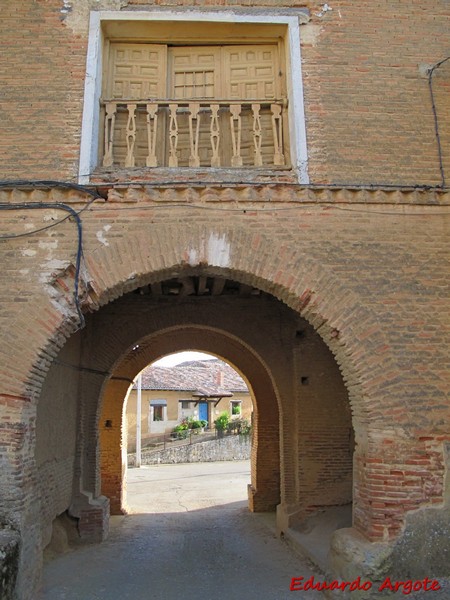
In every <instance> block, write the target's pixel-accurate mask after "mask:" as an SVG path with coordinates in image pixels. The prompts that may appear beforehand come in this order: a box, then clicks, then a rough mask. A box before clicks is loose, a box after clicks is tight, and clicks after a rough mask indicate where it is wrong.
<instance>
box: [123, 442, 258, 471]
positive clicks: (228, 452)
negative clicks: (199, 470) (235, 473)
mask: <svg viewBox="0 0 450 600" xmlns="http://www.w3.org/2000/svg"><path fill="white" fill-rule="evenodd" d="M250 449H251V443H250V436H248V435H230V436H227V437H224V438H221V439H217V440H210V441H208V442H202V443H200V444H190V445H186V446H178V447H177V448H168V449H166V450H160V451H159V452H154V451H153V452H143V453H142V459H141V463H142V464H143V465H156V464H160V463H164V464H176V463H191V462H215V461H217V460H248V459H249V458H250ZM135 463H136V455H135V454H129V455H128V466H129V467H134V466H135Z"/></svg>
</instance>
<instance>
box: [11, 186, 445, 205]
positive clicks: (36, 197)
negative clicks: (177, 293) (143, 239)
mask: <svg viewBox="0 0 450 600" xmlns="http://www.w3.org/2000/svg"><path fill="white" fill-rule="evenodd" d="M87 189H89V190H91V191H92V190H96V191H97V192H99V194H100V195H101V196H103V197H104V198H105V199H106V203H108V204H109V203H152V202H155V203H158V204H159V203H170V204H177V203H182V204H196V203H214V204H217V203H224V204H228V203H238V204H245V205H248V204H253V203H255V204H260V203H264V204H265V205H267V204H269V203H270V204H276V205H277V206H279V205H280V204H292V203H295V204H298V203H300V204H319V205H320V204H349V205H358V204H360V205H361V204H363V205H380V204H381V205H386V206H387V205H391V206H392V205H394V206H395V205H412V206H414V205H415V206H430V207H439V206H440V207H442V206H449V205H450V189H447V188H446V189H441V188H419V187H417V188H414V187H383V186H379V187H378V186H377V187H375V186H367V187H365V186H336V185H309V186H304V185H289V184H285V183H284V184H283V183H273V184H268V183H260V184H259V183H254V184H252V185H249V184H239V183H231V184H230V183H211V184H207V183H190V184H187V185H186V184H185V183H170V184H169V183H162V184H155V183H151V184H149V183H143V182H142V183H138V182H136V183H115V184H105V183H104V184H98V185H91V186H87ZM90 200H92V196H90V195H89V196H88V195H85V194H83V192H82V190H80V189H65V188H59V187H56V186H55V187H51V188H49V187H44V186H39V185H33V184H31V183H30V185H22V186H20V187H18V186H16V187H13V186H12V187H11V188H3V189H1V190H0V203H20V202H22V203H23V202H64V203H66V204H85V203H86V202H88V201H90ZM97 202H100V203H101V202H102V200H101V199H98V200H96V203H97Z"/></svg>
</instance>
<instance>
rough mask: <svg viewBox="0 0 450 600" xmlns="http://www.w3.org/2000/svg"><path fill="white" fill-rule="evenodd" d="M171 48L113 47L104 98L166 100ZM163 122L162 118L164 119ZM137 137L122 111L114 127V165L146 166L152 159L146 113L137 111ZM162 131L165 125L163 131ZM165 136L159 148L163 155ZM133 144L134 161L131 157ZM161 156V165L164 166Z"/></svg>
mask: <svg viewBox="0 0 450 600" xmlns="http://www.w3.org/2000/svg"><path fill="white" fill-rule="evenodd" d="M166 79H167V47H166V46H165V45H161V44H128V43H112V44H111V46H110V57H109V64H108V76H107V79H106V82H105V86H104V91H103V95H104V97H105V98H107V99H109V100H112V99H114V98H121V99H126V100H143V99H151V98H163V97H165V96H166V95H167V92H166V90H167V80H166ZM160 118H161V116H160ZM134 125H135V129H134V134H133V136H132V138H133V139H131V137H130V133H129V127H130V123H129V114H128V112H126V111H119V112H118V113H117V114H116V117H115V124H114V164H118V165H121V166H125V164H127V165H129V166H131V163H134V165H135V166H145V165H146V164H147V157H148V156H149V146H148V129H147V115H146V111H142V110H139V111H136V113H135V115H134ZM159 129H160V130H161V125H160V127H159ZM162 134H163V132H162V131H160V135H159V137H158V144H157V146H158V147H159V150H160V154H161V149H162V148H161V144H162V143H163V137H164V136H163V135H162ZM131 142H132V149H133V158H131V156H130V155H129V146H130V143H131ZM162 159H163V156H162V154H161V156H160V159H159V162H161V163H162Z"/></svg>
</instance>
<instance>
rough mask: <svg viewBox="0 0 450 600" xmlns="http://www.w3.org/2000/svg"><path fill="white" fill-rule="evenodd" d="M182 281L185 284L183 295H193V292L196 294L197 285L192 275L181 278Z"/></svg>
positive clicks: (182, 289) (182, 290) (181, 293)
mask: <svg viewBox="0 0 450 600" xmlns="http://www.w3.org/2000/svg"><path fill="white" fill-rule="evenodd" d="M180 281H181V283H182V285H183V287H182V288H181V292H180V295H181V296H191V295H192V294H195V285H194V281H193V279H192V277H186V278H184V279H180Z"/></svg>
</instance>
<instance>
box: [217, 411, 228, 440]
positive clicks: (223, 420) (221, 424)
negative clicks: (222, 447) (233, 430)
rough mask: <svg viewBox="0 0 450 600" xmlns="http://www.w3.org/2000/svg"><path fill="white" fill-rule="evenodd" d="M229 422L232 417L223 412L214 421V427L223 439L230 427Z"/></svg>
mask: <svg viewBox="0 0 450 600" xmlns="http://www.w3.org/2000/svg"><path fill="white" fill-rule="evenodd" d="M229 420H230V417H229V416H228V413H227V412H223V413H221V414H220V415H219V416H218V417H217V419H216V420H215V421H214V425H215V426H216V429H217V435H218V437H223V434H224V432H225V430H226V428H227V427H228V423H229Z"/></svg>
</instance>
